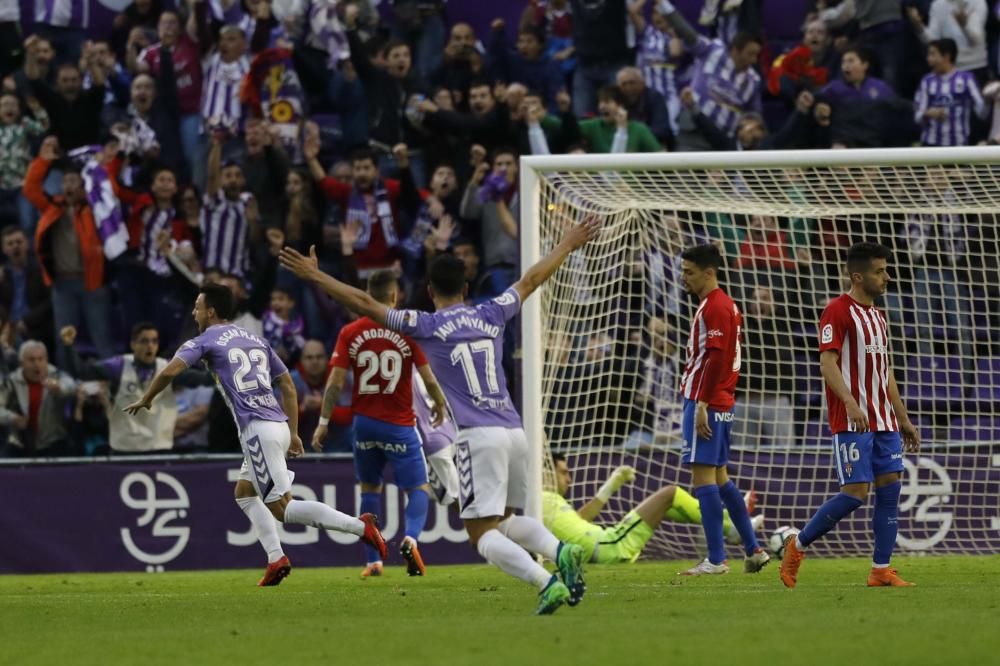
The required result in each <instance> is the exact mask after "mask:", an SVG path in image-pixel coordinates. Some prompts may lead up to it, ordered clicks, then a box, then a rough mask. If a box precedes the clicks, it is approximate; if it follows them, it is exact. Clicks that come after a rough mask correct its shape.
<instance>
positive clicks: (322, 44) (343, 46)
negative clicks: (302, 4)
mask: <svg viewBox="0 0 1000 666" xmlns="http://www.w3.org/2000/svg"><path fill="white" fill-rule="evenodd" d="M338 4H339V0H310V1H309V9H308V13H307V19H306V20H307V24H306V40H305V41H306V44H308V45H309V46H312V47H314V48H317V49H320V50H321V51H326V54H327V55H328V56H329V59H328V60H327V64H328V66H330V67H336V66H337V65H338V64H339V63H340V61H341V60H346V59H347V58H350V57H351V48H350V46H348V43H347V34H346V33H345V32H344V26H343V24H342V23H341V22H340V19H339V18H337V5H338Z"/></svg>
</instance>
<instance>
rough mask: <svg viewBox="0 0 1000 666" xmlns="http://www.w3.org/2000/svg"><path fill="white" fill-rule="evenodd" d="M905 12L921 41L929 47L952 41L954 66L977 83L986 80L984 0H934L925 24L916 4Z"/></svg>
mask: <svg viewBox="0 0 1000 666" xmlns="http://www.w3.org/2000/svg"><path fill="white" fill-rule="evenodd" d="M906 14H907V16H909V18H910V22H911V23H912V24H913V29H914V31H915V32H916V33H917V36H918V37H919V38H920V40H921V41H922V42H923V43H924V44H927V45H928V46H929V45H930V44H932V43H933V42H935V41H938V40H941V39H950V40H953V41H954V42H955V47H956V50H957V53H956V55H955V58H954V61H955V69H958V70H959V71H962V72H972V73H973V74H974V75H975V77H976V81H977V82H978V83H984V82H985V81H986V79H987V76H988V75H989V72H988V68H987V48H986V47H987V44H986V17H987V7H986V0H933V2H931V6H930V20H929V21H928V23H927V25H924V20H923V17H922V16H921V15H920V10H919V9H917V8H916V7H914V6H912V5H911V6H909V7H908V8H907V9H906ZM932 68H933V66H932ZM883 78H884V77H883Z"/></svg>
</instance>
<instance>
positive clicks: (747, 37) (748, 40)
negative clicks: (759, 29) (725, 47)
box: [729, 30, 764, 51]
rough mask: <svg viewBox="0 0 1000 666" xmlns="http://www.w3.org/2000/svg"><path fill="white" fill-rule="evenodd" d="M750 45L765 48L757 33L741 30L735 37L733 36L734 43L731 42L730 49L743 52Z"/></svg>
mask: <svg viewBox="0 0 1000 666" xmlns="http://www.w3.org/2000/svg"><path fill="white" fill-rule="evenodd" d="M748 44H757V45H758V46H763V44H764V40H763V39H762V38H761V36H760V35H758V34H757V33H754V32H747V31H745V30H740V31H739V32H737V33H736V34H735V35H733V41H731V42H729V48H731V49H736V50H737V51H742V50H743V49H745V48H746V47H747V45H748Z"/></svg>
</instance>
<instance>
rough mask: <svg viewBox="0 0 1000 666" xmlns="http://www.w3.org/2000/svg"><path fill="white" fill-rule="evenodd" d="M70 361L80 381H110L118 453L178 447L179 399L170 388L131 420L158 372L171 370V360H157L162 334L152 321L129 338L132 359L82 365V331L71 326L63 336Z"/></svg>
mask: <svg viewBox="0 0 1000 666" xmlns="http://www.w3.org/2000/svg"><path fill="white" fill-rule="evenodd" d="M59 337H60V340H61V342H62V344H63V346H64V347H65V349H66V356H67V358H68V359H69V365H68V366H67V368H66V369H67V370H68V371H69V373H70V374H71V375H73V376H74V377H76V378H77V379H80V380H84V381H88V382H94V381H101V382H107V383H108V388H109V396H110V400H109V403H110V404H109V405H108V407H109V408H108V412H107V414H108V423H109V441H110V444H111V452H112V453H125V454H131V453H146V452H150V451H162V450H165V449H171V448H173V446H174V424H175V422H176V421H177V400H176V398H175V397H174V393H173V389H172V388H171V387H167V388H166V389H165V390H164V392H163V394H161V395H160V396H159V397H157V399H156V400H155V401H154V402H153V405H152V407H150V408H149V409H148V410H146V411H143V412H142V413H141V414H137V415H135V416H129V415H128V414H126V413H125V406H126V405H130V404H132V403H133V402H135V401H136V400H138V399H139V398H141V397H142V395H143V393H144V392H145V391H146V387H148V386H149V383H150V382H151V381H152V380H153V376H154V375H156V373H158V372H160V371H161V370H163V368H165V367H167V361H166V359H162V358H157V356H156V354H157V352H158V351H159V349H160V334H159V332H158V331H157V330H156V327H155V326H153V324H151V323H149V322H139V323H138V324H136V325H135V326H133V327H132V333H131V335H130V336H129V338H130V342H129V346H130V347H131V349H132V353H131V354H119V355H115V356H111V357H108V358H103V359H102V360H100V361H97V362H91V363H86V364H84V363H82V362H81V361H80V358H79V357H78V356H77V353H76V348H75V347H74V343H75V342H76V329H75V328H74V327H73V326H67V327H65V328H64V329H62V330H61V331H60V332H59Z"/></svg>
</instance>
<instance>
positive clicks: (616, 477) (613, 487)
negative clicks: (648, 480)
mask: <svg viewBox="0 0 1000 666" xmlns="http://www.w3.org/2000/svg"><path fill="white" fill-rule="evenodd" d="M634 479H635V470H634V469H632V468H631V467H629V466H628V465H622V466H621V467H619V468H617V469H616V470H615V471H613V472H612V473H611V476H609V477H608V480H607V481H605V482H604V485H602V486H601V487H600V488H599V489H598V490H597V499H599V500H601V501H602V502H604V503H607V501H608V500H609V499H611V496H612V495H614V494H615V493H616V492H618V489H619V488H621V487H622V486H624V485H625V484H626V483H628V482H629V481H633V480H634Z"/></svg>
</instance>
